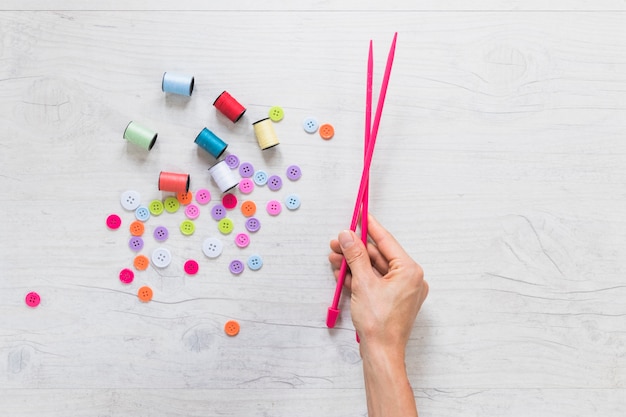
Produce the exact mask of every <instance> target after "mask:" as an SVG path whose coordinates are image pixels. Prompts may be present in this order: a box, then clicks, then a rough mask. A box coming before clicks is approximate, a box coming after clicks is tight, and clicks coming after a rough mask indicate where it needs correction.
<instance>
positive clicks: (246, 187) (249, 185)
mask: <svg viewBox="0 0 626 417" xmlns="http://www.w3.org/2000/svg"><path fill="white" fill-rule="evenodd" d="M253 190H254V182H252V180H251V179H250V178H242V180H241V181H239V191H241V192H242V193H244V194H250V193H251V192H252V191H253Z"/></svg>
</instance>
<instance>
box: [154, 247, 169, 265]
mask: <svg viewBox="0 0 626 417" xmlns="http://www.w3.org/2000/svg"><path fill="white" fill-rule="evenodd" d="M170 262H172V254H171V253H170V251H169V250H168V249H166V248H157V249H155V250H154V252H152V263H153V264H154V266H156V267H157V268H165V267H166V266H168V265H169V264H170Z"/></svg>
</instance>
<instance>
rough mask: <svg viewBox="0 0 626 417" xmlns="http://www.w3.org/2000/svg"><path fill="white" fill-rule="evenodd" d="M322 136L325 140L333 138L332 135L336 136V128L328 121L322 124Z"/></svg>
mask: <svg viewBox="0 0 626 417" xmlns="http://www.w3.org/2000/svg"><path fill="white" fill-rule="evenodd" d="M320 136H321V137H322V139H324V140H329V139H332V137H333V136H335V128H334V127H333V126H332V125H330V124H328V123H326V124H323V125H321V126H320Z"/></svg>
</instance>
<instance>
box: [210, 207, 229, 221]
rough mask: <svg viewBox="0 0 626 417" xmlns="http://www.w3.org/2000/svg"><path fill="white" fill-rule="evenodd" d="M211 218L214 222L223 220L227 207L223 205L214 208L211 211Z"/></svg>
mask: <svg viewBox="0 0 626 417" xmlns="http://www.w3.org/2000/svg"><path fill="white" fill-rule="evenodd" d="M211 217H213V220H222V219H223V218H224V217H226V207H224V206H223V205H221V204H217V205H215V206H213V208H212V209H211Z"/></svg>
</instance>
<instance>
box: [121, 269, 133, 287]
mask: <svg viewBox="0 0 626 417" xmlns="http://www.w3.org/2000/svg"><path fill="white" fill-rule="evenodd" d="M134 279H135V273H134V272H133V271H131V270H130V269H128V268H124V269H122V270H121V271H120V281H122V282H123V283H124V284H130V283H131V282H133V280H134Z"/></svg>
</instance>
